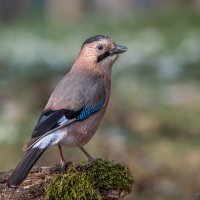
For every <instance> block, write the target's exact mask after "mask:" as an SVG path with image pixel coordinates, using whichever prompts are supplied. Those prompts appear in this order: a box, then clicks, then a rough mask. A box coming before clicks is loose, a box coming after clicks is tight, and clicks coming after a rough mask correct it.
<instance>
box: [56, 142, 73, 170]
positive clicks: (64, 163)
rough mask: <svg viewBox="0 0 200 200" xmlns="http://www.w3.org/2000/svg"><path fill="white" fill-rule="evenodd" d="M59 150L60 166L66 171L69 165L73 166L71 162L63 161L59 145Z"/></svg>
mask: <svg viewBox="0 0 200 200" xmlns="http://www.w3.org/2000/svg"><path fill="white" fill-rule="evenodd" d="M58 148H59V152H60V158H61V161H60V162H61V166H62V168H63V169H64V170H67V168H68V167H69V165H73V163H72V162H71V161H65V158H64V156H63V152H62V148H61V146H60V145H58Z"/></svg>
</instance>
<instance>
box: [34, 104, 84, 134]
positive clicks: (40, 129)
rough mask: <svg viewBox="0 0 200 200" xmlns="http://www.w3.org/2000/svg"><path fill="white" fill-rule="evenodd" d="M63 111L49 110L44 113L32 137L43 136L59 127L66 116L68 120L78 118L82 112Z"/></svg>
mask: <svg viewBox="0 0 200 200" xmlns="http://www.w3.org/2000/svg"><path fill="white" fill-rule="evenodd" d="M82 109H83V108H81V109H80V110H78V111H73V110H67V109H61V110H48V111H43V112H42V114H41V115H40V117H39V120H38V122H37V124H36V126H35V128H34V130H33V133H32V135H31V137H32V138H35V137H39V136H42V135H43V134H45V133H46V132H48V131H50V130H52V129H54V128H56V127H58V126H59V123H58V121H59V120H60V119H61V118H62V117H63V116H65V117H66V118H67V119H73V118H76V117H77V116H78V115H79V114H80V113H81V111H82Z"/></svg>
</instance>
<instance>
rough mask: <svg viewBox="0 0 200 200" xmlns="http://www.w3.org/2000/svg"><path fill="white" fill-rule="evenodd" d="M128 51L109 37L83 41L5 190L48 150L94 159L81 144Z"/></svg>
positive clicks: (94, 124) (90, 132) (96, 119)
mask: <svg viewBox="0 0 200 200" xmlns="http://www.w3.org/2000/svg"><path fill="white" fill-rule="evenodd" d="M125 51H127V48H126V47H125V46H122V45H118V44H116V43H115V42H114V41H113V40H112V39H111V38H110V37H108V36H105V35H95V36H92V37H90V38H88V39H86V40H85V42H84V43H83V44H82V46H81V49H80V51H79V53H78V56H77V58H76V60H75V62H74V64H73V66H72V67H71V69H70V71H69V72H68V73H67V74H66V75H65V76H64V77H63V79H62V80H61V81H60V82H59V83H58V85H57V86H56V88H55V89H54V91H53V92H52V94H51V95H50V98H49V100H48V102H47V104H46V106H45V108H44V110H43V111H42V113H41V115H40V117H39V120H38V122H37V123H36V126H35V128H34V130H33V132H32V135H31V139H30V140H29V141H28V142H27V143H26V144H25V153H24V155H23V157H22V159H21V161H20V162H19V164H18V165H17V167H16V168H15V169H14V171H13V172H12V174H11V176H10V178H9V180H8V187H11V188H17V187H19V185H20V184H21V183H22V182H23V181H24V180H25V179H26V177H27V175H28V173H29V171H30V170H31V169H32V167H33V165H34V164H35V163H36V161H37V160H38V159H39V158H40V156H41V155H42V154H43V153H44V151H46V150H47V149H49V148H50V147H52V146H54V145H57V146H58V148H59V153H60V158H61V165H62V166H64V165H65V164H66V163H67V162H66V161H65V159H64V156H63V152H62V146H67V147H70V146H71V147H78V148H79V149H80V150H81V151H82V152H83V153H84V154H85V155H86V157H87V159H88V161H93V160H94V158H93V157H92V156H91V155H90V154H89V153H88V152H87V151H86V150H85V148H84V145H85V144H87V143H88V142H89V140H90V139H91V138H92V136H93V135H94V134H95V132H96V130H97V128H98V127H99V124H100V122H101V120H102V118H103V116H104V113H105V111H106V108H107V106H108V103H109V100H110V93H111V73H112V66H113V64H114V63H115V61H116V60H117V59H118V57H119V54H121V53H124V52H125Z"/></svg>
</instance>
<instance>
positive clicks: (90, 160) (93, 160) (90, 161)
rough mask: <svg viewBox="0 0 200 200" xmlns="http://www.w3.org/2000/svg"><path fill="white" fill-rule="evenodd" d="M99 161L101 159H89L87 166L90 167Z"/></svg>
mask: <svg viewBox="0 0 200 200" xmlns="http://www.w3.org/2000/svg"><path fill="white" fill-rule="evenodd" d="M98 160H101V158H93V157H91V158H90V159H89V158H88V164H89V165H92V164H93V163H94V162H96V161H98Z"/></svg>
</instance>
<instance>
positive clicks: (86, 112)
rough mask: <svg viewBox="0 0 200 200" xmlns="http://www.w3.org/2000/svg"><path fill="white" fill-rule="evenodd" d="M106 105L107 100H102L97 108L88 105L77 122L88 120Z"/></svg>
mask: <svg viewBox="0 0 200 200" xmlns="http://www.w3.org/2000/svg"><path fill="white" fill-rule="evenodd" d="M104 103H105V99H102V100H100V101H99V102H98V103H97V104H96V105H95V106H90V105H86V106H85V107H84V108H83V110H82V111H81V113H80V115H79V116H78V117H76V120H77V121H82V120H84V119H86V118H88V117H89V116H90V115H92V114H93V113H95V112H97V111H98V110H99V109H100V108H101V107H102V106H103V104H104Z"/></svg>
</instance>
